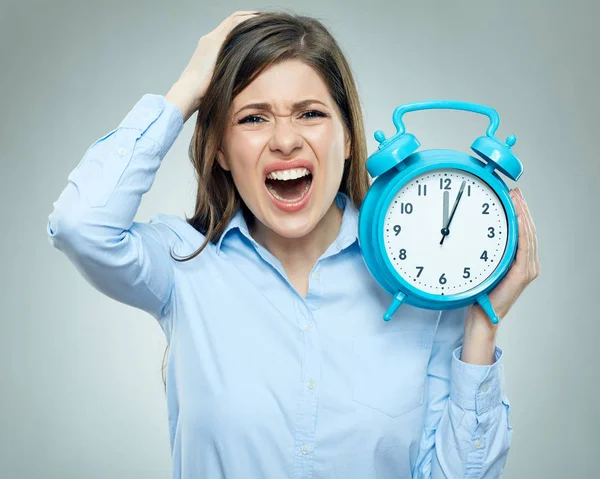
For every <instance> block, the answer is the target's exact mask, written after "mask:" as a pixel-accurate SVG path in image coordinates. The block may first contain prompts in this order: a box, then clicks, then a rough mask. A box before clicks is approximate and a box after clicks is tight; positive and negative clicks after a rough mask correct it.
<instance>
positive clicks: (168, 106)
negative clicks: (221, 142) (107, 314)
mask: <svg viewBox="0 0 600 479" xmlns="http://www.w3.org/2000/svg"><path fill="white" fill-rule="evenodd" d="M182 127H183V118H182V114H181V112H180V111H179V109H178V108H177V107H176V106H175V105H174V104H172V103H169V102H167V101H166V100H165V98H164V97H163V96H162V95H156V94H146V95H144V96H143V97H142V98H141V99H140V100H139V101H138V102H137V103H136V104H135V106H134V107H133V108H132V109H131V111H130V112H129V113H128V114H127V116H126V117H125V118H124V119H123V121H122V122H121V123H120V124H119V126H118V127H117V128H116V129H114V130H112V131H110V132H109V133H108V134H106V135H104V136H103V137H101V138H99V139H98V140H96V141H95V142H94V143H93V144H92V145H91V146H90V147H89V149H88V150H87V151H86V153H85V155H84V156H83V158H82V160H81V161H80V163H79V164H78V165H77V166H76V167H75V169H74V170H73V171H72V172H71V173H70V174H69V177H68V180H69V181H68V183H67V185H66V187H65V188H64V190H63V191H62V193H61V194H60V196H59V198H58V199H57V201H56V202H55V203H54V210H53V211H52V212H51V214H50V215H49V217H48V223H47V234H48V238H49V241H50V243H51V244H52V245H53V246H54V247H56V248H57V249H58V250H60V251H62V252H63V253H65V255H66V256H67V257H68V259H69V260H70V261H71V262H72V263H73V264H74V265H75V267H76V268H77V269H78V270H79V271H80V273H81V274H82V276H83V277H84V278H85V280H86V281H88V282H89V283H90V284H91V285H92V286H93V287H94V288H95V289H97V290H98V291H100V292H101V293H103V294H105V295H108V296H109V297H111V298H114V299H115V300H117V301H119V302H122V303H124V304H127V305H130V306H133V307H135V308H140V309H142V310H144V311H146V312H148V313H149V315H151V316H152V317H154V318H155V320H156V321H157V322H158V324H159V325H160V327H161V328H162V330H163V331H164V333H165V337H166V341H167V342H168V345H169V355H168V369H167V376H166V378H167V385H166V395H167V397H166V399H167V405H168V426H169V433H170V446H171V452H172V461H173V462H172V477H173V478H190V479H191V478H194V479H198V478H211V479H213V478H228V479H248V478H274V479H280V478H343V479H350V478H357V479H358V478H360V479H367V478H378V479H387V478H411V477H414V478H452V479H454V478H496V477H499V476H500V474H501V472H502V470H503V468H504V464H505V462H506V458H507V454H508V450H509V447H510V442H511V436H512V427H511V426H510V424H509V401H508V397H507V396H506V394H505V390H504V373H503V363H502V350H501V349H500V348H498V347H496V349H495V356H494V363H493V364H491V365H474V364H468V363H465V362H463V361H461V351H462V340H463V330H464V321H465V315H466V312H467V308H460V309H455V310H444V311H436V310H426V309H420V308H416V307H413V306H411V305H408V304H404V305H402V306H401V307H400V309H399V310H398V311H397V312H396V314H395V315H394V317H393V318H392V320H390V321H389V322H388V321H383V320H382V317H383V314H384V313H385V312H386V310H387V308H388V306H389V304H390V301H391V299H392V298H391V297H390V296H389V294H388V293H387V292H385V291H384V290H383V289H382V288H381V287H380V286H379V285H378V284H377V283H376V282H375V280H374V279H373V277H372V276H371V274H370V273H369V271H368V269H367V267H366V266H365V263H364V260H363V258H362V255H361V251H360V246H359V243H358V233H357V232H358V224H357V220H358V211H357V209H356V207H355V206H354V205H353V203H352V202H351V201H350V199H349V197H348V196H347V195H345V194H343V193H341V192H340V193H338V194H337V196H336V198H335V201H336V204H337V206H338V207H339V208H340V209H341V210H343V217H342V223H341V227H340V230H339V233H338V234H337V237H336V239H335V240H334V241H333V242H332V243H331V244H330V245H329V247H328V248H327V250H326V251H325V252H324V253H323V254H322V255H321V257H320V258H319V259H318V261H317V262H316V264H315V265H314V267H313V268H312V271H311V273H310V277H309V283H308V293H307V295H306V297H303V296H302V295H300V294H299V293H298V291H297V290H296V289H295V288H294V286H293V285H292V283H291V282H290V280H289V278H288V275H287V274H286V271H285V270H284V269H283V267H282V265H281V262H280V261H279V260H278V259H277V258H276V257H275V256H274V255H272V254H271V253H270V252H269V251H268V250H267V249H266V248H264V247H263V246H262V245H260V244H259V243H257V242H256V241H255V240H254V238H253V237H252V236H251V235H250V233H249V231H248V226H247V224H246V221H245V219H244V215H243V213H242V210H241V209H240V210H239V211H238V212H237V213H236V214H235V215H234V216H233V217H232V219H231V220H230V222H229V224H228V225H227V227H226V229H225V231H224V232H223V234H222V235H221V237H220V238H219V239H218V241H216V242H214V243H213V242H211V243H209V244H208V245H207V246H206V248H205V249H204V251H203V252H202V253H200V254H199V255H198V256H196V257H195V258H194V259H192V260H190V261H186V262H177V261H175V260H173V259H172V258H171V256H170V252H171V251H172V252H173V254H174V255H178V256H184V255H189V254H190V253H192V252H194V251H195V250H196V249H197V248H198V247H199V246H201V245H202V243H203V242H204V238H205V237H204V235H203V234H202V233H201V232H199V231H197V230H196V229H195V228H194V227H192V226H191V225H190V224H189V223H188V222H187V221H186V220H185V219H183V218H181V217H179V216H176V215H168V214H156V215H154V216H153V217H152V218H151V219H150V221H149V222H147V223H146V222H136V221H134V217H135V214H136V212H137V210H138V207H139V204H140V201H141V198H142V195H143V194H144V193H145V192H147V191H148V190H149V189H150V187H151V185H152V183H153V181H154V178H155V175H156V172H157V171H158V168H159V167H160V165H161V162H162V160H163V158H164V157H165V155H166V153H167V152H168V150H169V149H170V147H171V145H172V144H173V142H174V141H175V139H176V138H177V136H178V134H179V133H180V131H181V129H182ZM65 294H68V292H67V291H65Z"/></svg>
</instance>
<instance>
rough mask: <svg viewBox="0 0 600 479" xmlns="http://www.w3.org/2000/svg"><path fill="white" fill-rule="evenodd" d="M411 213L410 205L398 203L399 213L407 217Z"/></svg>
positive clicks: (411, 206)
mask: <svg viewBox="0 0 600 479" xmlns="http://www.w3.org/2000/svg"><path fill="white" fill-rule="evenodd" d="M412 212H413V205H412V203H400V213H402V214H404V213H406V214H407V215H409V214H411V213H412Z"/></svg>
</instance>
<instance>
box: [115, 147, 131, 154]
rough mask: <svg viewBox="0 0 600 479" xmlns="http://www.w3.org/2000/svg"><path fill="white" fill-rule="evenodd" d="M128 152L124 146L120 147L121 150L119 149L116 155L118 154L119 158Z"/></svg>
mask: <svg viewBox="0 0 600 479" xmlns="http://www.w3.org/2000/svg"><path fill="white" fill-rule="evenodd" d="M128 151H129V150H128V149H127V148H125V147H124V146H122V147H121V148H119V150H118V151H117V153H119V156H125V155H126V154H127V152H128Z"/></svg>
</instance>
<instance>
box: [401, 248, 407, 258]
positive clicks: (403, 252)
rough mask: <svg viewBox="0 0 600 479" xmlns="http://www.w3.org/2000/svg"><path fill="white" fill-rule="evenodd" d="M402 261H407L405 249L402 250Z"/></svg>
mask: <svg viewBox="0 0 600 479" xmlns="http://www.w3.org/2000/svg"><path fill="white" fill-rule="evenodd" d="M400 259H406V250H405V249H404V248H403V249H401V250H400Z"/></svg>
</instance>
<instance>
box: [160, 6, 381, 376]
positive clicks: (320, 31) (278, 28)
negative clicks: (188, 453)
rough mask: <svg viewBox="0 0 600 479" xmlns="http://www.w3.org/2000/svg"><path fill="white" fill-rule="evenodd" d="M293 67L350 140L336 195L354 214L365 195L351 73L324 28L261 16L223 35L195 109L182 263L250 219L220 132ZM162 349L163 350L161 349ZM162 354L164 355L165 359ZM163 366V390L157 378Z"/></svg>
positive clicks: (290, 17) (297, 18) (285, 16)
mask: <svg viewBox="0 0 600 479" xmlns="http://www.w3.org/2000/svg"><path fill="white" fill-rule="evenodd" d="M291 59H294V60H300V61H302V62H304V63H305V64H307V65H309V66H310V67H312V68H313V69H314V70H315V71H316V72H317V73H318V74H319V75H320V76H321V78H322V79H323V81H324V82H325V84H326V85H327V88H328V90H329V93H330V94H331V96H332V98H333V100H334V101H335V103H336V105H337V107H338V109H339V111H340V113H341V117H342V121H343V122H344V124H345V126H346V128H347V131H348V132H349V133H350V137H351V140H350V141H351V147H350V159H349V160H348V161H345V166H344V172H343V174H342V181H341V184H340V188H339V191H341V192H343V193H345V194H347V195H348V196H349V197H350V199H351V201H352V202H353V204H354V205H355V206H356V207H357V208H360V206H361V204H362V202H363V199H364V197H365V195H366V193H367V190H368V188H369V175H368V173H367V170H366V159H367V146H366V139H365V133H364V126H363V119H362V109H361V105H360V101H359V98H358V92H357V89H356V85H355V82H354V78H353V76H352V72H351V70H350V66H349V64H348V62H347V60H346V58H345V57H344V54H343V53H342V50H341V48H340V46H339V45H338V43H337V42H336V40H335V39H334V38H333V36H332V35H331V34H330V33H329V31H328V30H327V29H326V28H325V26H324V25H323V24H322V23H321V22H320V21H319V20H317V19H316V18H312V17H307V16H301V15H297V14H295V13H292V12H290V13H288V12H281V11H280V12H261V13H258V14H256V15H255V16H253V17H250V18H249V19H247V20H245V21H243V22H242V23H240V24H238V25H237V26H236V27H235V28H233V29H232V31H231V32H230V33H229V35H228V36H227V38H226V39H225V41H224V42H223V45H222V47H221V50H220V51H219V54H218V56H217V59H216V64H215V68H214V72H213V76H212V78H211V81H210V84H209V85H208V87H207V89H206V93H205V95H204V97H203V98H202V99H201V102H200V106H199V108H198V116H197V120H196V127H195V129H194V133H193V135H192V140H191V142H190V146H189V152H188V154H189V157H190V160H191V162H192V164H193V166H194V171H195V173H196V176H197V180H198V190H197V195H196V206H195V212H194V215H193V216H192V217H191V218H187V217H186V221H187V222H188V224H190V225H192V226H193V227H194V228H195V229H196V230H198V231H199V232H201V233H202V234H203V235H204V236H205V241H204V242H203V244H202V245H201V246H200V247H199V248H198V249H197V250H196V251H195V252H194V253H192V254H191V255H190V256H188V257H185V258H183V259H179V258H176V257H174V256H173V254H172V253H171V257H172V258H173V259H174V260H175V261H188V260H190V259H193V258H195V257H196V256H197V255H198V254H200V253H201V252H202V250H203V249H204V248H205V246H206V245H207V244H208V242H209V241H210V242H213V243H216V242H217V241H218V239H219V238H220V237H221V234H222V233H223V231H224V229H225V227H226V226H227V224H228V223H229V221H230V220H231V218H232V217H233V215H234V214H235V213H236V211H237V210H238V209H239V208H242V209H243V211H244V213H245V214H246V217H247V218H248V217H250V212H249V210H248V207H247V206H246V204H245V203H244V202H243V200H242V199H241V197H240V195H239V193H238V191H237V189H236V187H235V184H234V181H233V178H232V176H231V173H230V172H229V171H226V170H224V169H222V168H221V166H220V165H219V163H218V161H217V150H218V149H219V147H220V142H221V139H222V137H223V133H224V131H225V128H226V122H227V118H228V114H229V108H230V106H231V103H232V101H233V99H234V98H235V97H236V96H237V95H238V94H239V93H240V92H241V91H242V90H243V89H244V88H246V86H248V85H249V84H250V83H251V82H252V80H254V79H255V78H256V77H257V76H258V75H259V74H260V73H261V72H262V71H263V70H264V69H265V68H267V67H269V66H271V65H274V64H276V63H278V62H281V61H284V60H291ZM167 348H168V346H167ZM166 354H167V351H166V350H165V357H166ZM164 368H165V365H164V358H163V382H164V383H165V388H166V381H165V377H164Z"/></svg>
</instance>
